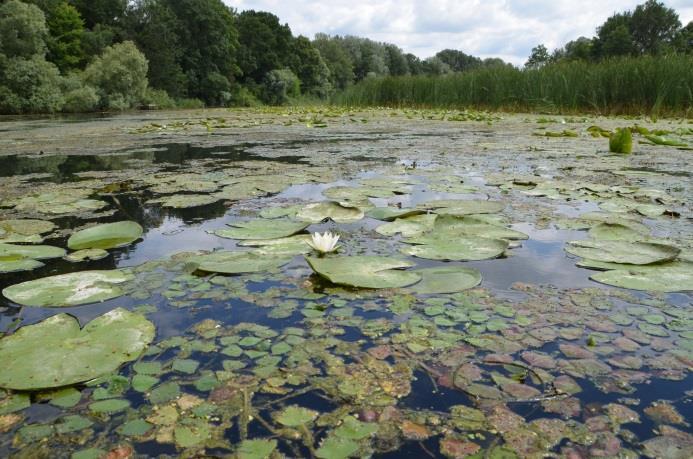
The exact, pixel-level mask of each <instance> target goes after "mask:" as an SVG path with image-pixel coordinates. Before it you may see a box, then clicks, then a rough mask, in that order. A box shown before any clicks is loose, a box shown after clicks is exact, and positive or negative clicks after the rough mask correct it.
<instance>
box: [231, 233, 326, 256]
mask: <svg viewBox="0 0 693 459" xmlns="http://www.w3.org/2000/svg"><path fill="white" fill-rule="evenodd" d="M308 241H312V237H311V235H310V234H296V235H294V236H289V237H282V238H279V239H261V240H259V241H255V240H243V241H240V242H239V243H238V245H239V246H242V247H257V249H256V250H255V253H257V254H261V255H271V256H286V257H289V256H294V255H302V254H306V253H310V252H312V251H313V249H312V248H311V247H310V246H309V245H308Z"/></svg>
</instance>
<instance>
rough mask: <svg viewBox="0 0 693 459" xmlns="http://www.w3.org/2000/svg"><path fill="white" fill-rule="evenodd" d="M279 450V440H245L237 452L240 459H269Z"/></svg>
mask: <svg viewBox="0 0 693 459" xmlns="http://www.w3.org/2000/svg"><path fill="white" fill-rule="evenodd" d="M275 449H277V440H261V439H255V440H243V441H242V442H241V444H240V446H239V447H238V450H237V451H236V455H237V456H238V459H268V458H269V457H270V456H271V455H272V453H273V452H274V450H275Z"/></svg>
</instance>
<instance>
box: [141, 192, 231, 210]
mask: <svg viewBox="0 0 693 459" xmlns="http://www.w3.org/2000/svg"><path fill="white" fill-rule="evenodd" d="M221 199H222V198H221V197H219V196H217V195H213V194H174V195H172V196H168V197H165V198H161V199H153V200H151V201H149V202H151V203H160V204H161V205H162V206H163V207H171V208H174V209H189V208H191V207H200V206H206V205H209V204H214V203H215V202H218V201H219V200H221Z"/></svg>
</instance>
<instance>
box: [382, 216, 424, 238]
mask: <svg viewBox="0 0 693 459" xmlns="http://www.w3.org/2000/svg"><path fill="white" fill-rule="evenodd" d="M436 217H437V215H435V214H428V215H414V216H411V217H406V218H397V219H395V221H393V222H390V223H385V224H384V225H380V226H379V227H377V228H376V229H375V231H376V233H378V234H382V235H383V236H394V235H395V234H397V233H401V234H402V236H405V237H409V236H415V235H418V234H421V233H424V232H426V231H428V230H430V229H432V228H433V224H434V222H435V220H436Z"/></svg>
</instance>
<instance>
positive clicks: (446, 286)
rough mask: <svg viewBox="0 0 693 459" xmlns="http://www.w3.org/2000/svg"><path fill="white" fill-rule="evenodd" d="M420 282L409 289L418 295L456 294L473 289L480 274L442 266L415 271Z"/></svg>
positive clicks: (477, 282) (479, 280) (478, 280)
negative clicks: (419, 277)
mask: <svg viewBox="0 0 693 459" xmlns="http://www.w3.org/2000/svg"><path fill="white" fill-rule="evenodd" d="M414 272H415V273H417V274H419V275H420V276H421V282H419V283H417V284H414V285H413V286H412V287H410V289H411V290H412V291H413V292H415V293H419V294H424V295H426V294H432V293H456V292H461V291H463V290H467V289H470V288H474V287H476V286H477V285H479V284H480V283H481V273H480V272H479V271H477V270H476V269H474V268H465V267H463V266H444V267H435V268H425V269H417V270H415V271H414Z"/></svg>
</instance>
